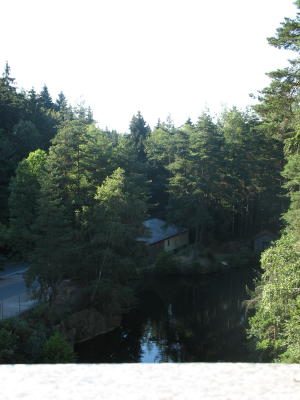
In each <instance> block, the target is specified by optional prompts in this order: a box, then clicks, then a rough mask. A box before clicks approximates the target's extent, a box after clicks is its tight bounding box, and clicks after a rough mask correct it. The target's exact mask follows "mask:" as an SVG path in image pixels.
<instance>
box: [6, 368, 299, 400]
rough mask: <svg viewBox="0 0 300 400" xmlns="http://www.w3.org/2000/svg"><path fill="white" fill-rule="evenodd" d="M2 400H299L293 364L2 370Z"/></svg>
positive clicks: (296, 370)
mask: <svg viewBox="0 0 300 400" xmlns="http://www.w3.org/2000/svg"><path fill="white" fill-rule="evenodd" d="M0 379H1V380H0V399H1V400H6V399H22V400H48V399H49V400H50V399H51V400H60V399H63V400H68V399H70V400H71V399H72V400H77V399H78V400H85V399H93V400H98V399H105V400H110V399H114V400H123V399H129V400H135V399H143V400H144V399H145V400H148V399H149V400H150V399H151V400H157V399H159V400H173V399H186V400H193V399H197V400H209V399H220V400H221V399H222V400H227V399H230V400H231V399H234V400H244V399H257V400H265V399H268V400H269V399H270V400H271V399H272V400H278V399H286V400H294V399H295V400H299V399H300V365H297V364H292V365H291V364H290V365H288V364H281V365H280V364H246V363H245V364H240V363H236V364H230V363H211V364H208V363H193V364H65V365H61V364H56V365H55V364H54V365H1V366H0Z"/></svg>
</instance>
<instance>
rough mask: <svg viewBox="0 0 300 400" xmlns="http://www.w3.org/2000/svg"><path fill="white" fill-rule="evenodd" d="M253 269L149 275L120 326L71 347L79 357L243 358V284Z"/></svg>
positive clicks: (155, 359) (95, 360)
mask: <svg viewBox="0 0 300 400" xmlns="http://www.w3.org/2000/svg"><path fill="white" fill-rule="evenodd" d="M254 277H255V272H254V271H253V270H251V269H234V270H229V271H227V272H224V273H222V274H213V275H203V276H197V277H163V278H151V279H149V280H148V281H147V283H146V284H144V286H143V288H141V289H140V291H139V295H138V301H137V305H136V307H135V308H134V309H133V310H131V311H130V312H129V313H128V314H126V315H125V316H124V318H123V323H122V326H121V327H120V328H118V329H115V330H114V331H112V332H110V333H107V334H105V335H99V336H97V337H96V338H94V339H92V340H89V341H86V342H84V343H81V344H79V345H77V346H76V348H75V350H76V352H77V354H78V362H88V363H122V362H136V363H159V362H217V361H219V362H220V361H224V362H246V361H249V360H250V357H251V356H252V358H251V361H255V360H253V355H251V354H250V351H249V350H248V348H247V340H246V333H245V327H246V310H245V307H244V303H243V302H244V300H245V299H246V298H247V297H248V295H247V291H246V286H248V287H252V281H253V278H254Z"/></svg>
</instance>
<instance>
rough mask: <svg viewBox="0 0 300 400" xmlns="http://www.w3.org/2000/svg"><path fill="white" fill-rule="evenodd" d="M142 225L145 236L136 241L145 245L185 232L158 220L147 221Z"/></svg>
mask: <svg viewBox="0 0 300 400" xmlns="http://www.w3.org/2000/svg"><path fill="white" fill-rule="evenodd" d="M143 224H144V226H145V228H146V233H145V236H144V237H140V238H138V239H137V240H138V241H140V242H146V243H147V244H154V243H157V242H160V241H162V240H165V239H168V238H170V237H172V236H176V235H178V234H179V233H181V232H185V231H186V230H185V229H180V228H179V227H177V226H175V225H172V224H168V223H167V222H166V221H163V220H162V219H159V218H151V219H147V220H146V221H144V222H143Z"/></svg>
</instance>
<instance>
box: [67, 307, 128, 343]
mask: <svg viewBox="0 0 300 400" xmlns="http://www.w3.org/2000/svg"><path fill="white" fill-rule="evenodd" d="M121 320H122V317H121V315H112V316H104V315H103V314H101V313H100V312H99V311H97V310H96V309H94V308H90V309H85V310H81V311H78V312H75V313H73V314H71V315H70V316H68V317H67V318H65V319H64V320H63V321H62V322H61V323H60V326H59V329H60V331H61V332H62V333H64V334H65V335H66V336H67V337H68V338H69V339H70V340H71V341H72V342H73V343H80V342H84V341H85V340H89V339H92V338H93V337H95V336H98V335H100V334H103V333H107V332H109V331H111V330H113V329H115V328H117V327H118V326H120V324H121Z"/></svg>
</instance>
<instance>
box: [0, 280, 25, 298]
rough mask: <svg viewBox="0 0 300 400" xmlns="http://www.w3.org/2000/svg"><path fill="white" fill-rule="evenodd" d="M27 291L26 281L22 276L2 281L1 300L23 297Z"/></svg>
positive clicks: (0, 283) (0, 288)
mask: <svg viewBox="0 0 300 400" xmlns="http://www.w3.org/2000/svg"><path fill="white" fill-rule="evenodd" d="M26 290H27V289H26V285H25V282H24V279H23V278H22V277H21V276H20V275H15V276H12V277H10V278H7V279H1V280H0V300H4V299H6V298H8V297H11V296H17V295H21V294H22V293H24V292H26Z"/></svg>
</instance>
